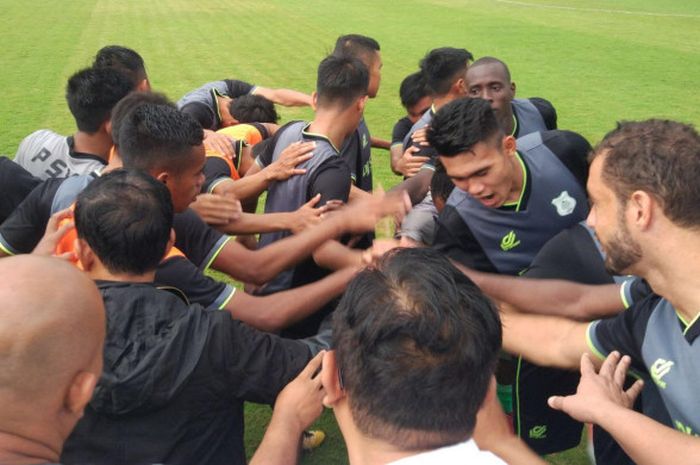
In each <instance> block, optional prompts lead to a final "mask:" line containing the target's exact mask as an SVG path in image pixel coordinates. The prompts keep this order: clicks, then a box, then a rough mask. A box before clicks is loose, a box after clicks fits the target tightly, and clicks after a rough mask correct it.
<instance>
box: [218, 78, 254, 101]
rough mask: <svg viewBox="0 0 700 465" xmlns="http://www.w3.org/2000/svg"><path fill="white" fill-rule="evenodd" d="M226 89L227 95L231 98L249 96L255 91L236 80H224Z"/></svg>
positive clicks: (246, 84) (250, 86)
mask: <svg viewBox="0 0 700 465" xmlns="http://www.w3.org/2000/svg"><path fill="white" fill-rule="evenodd" d="M224 82H225V83H226V88H227V94H228V96H229V97H231V98H236V97H240V96H241V95H246V94H250V93H251V92H253V91H254V90H255V86H254V85H252V84H248V83H247V82H244V81H239V80H238V79H224Z"/></svg>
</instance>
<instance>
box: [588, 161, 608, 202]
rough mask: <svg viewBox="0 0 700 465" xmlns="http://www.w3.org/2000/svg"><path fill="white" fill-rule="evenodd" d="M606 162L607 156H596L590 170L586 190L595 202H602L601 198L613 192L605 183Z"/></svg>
mask: <svg viewBox="0 0 700 465" xmlns="http://www.w3.org/2000/svg"><path fill="white" fill-rule="evenodd" d="M604 162H605V154H604V153H599V154H596V156H595V157H594V158H593V161H592V162H591V165H590V166H589V168H588V181H587V183H586V189H587V190H588V196H589V197H590V199H591V200H593V201H596V200H600V199H601V197H605V196H606V194H607V193H611V192H612V190H611V189H609V188H608V187H607V186H606V185H605V183H604V181H603V164H604Z"/></svg>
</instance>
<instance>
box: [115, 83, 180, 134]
mask: <svg viewBox="0 0 700 465" xmlns="http://www.w3.org/2000/svg"><path fill="white" fill-rule="evenodd" d="M144 103H154V104H156V105H170V106H171V107H173V108H176V107H175V104H174V103H172V102H171V101H170V99H168V97H166V96H165V94H160V93H157V92H131V93H130V94H129V95H127V96H126V97H124V98H123V99H121V100H120V101H119V103H117V104H116V105H115V106H114V108H113V109H112V143H113V144H114V145H116V146H119V128H120V126H121V123H122V120H123V119H124V117H125V116H126V115H128V114H129V112H130V111H131V110H133V109H134V108H136V107H138V106H139V105H142V104H144Z"/></svg>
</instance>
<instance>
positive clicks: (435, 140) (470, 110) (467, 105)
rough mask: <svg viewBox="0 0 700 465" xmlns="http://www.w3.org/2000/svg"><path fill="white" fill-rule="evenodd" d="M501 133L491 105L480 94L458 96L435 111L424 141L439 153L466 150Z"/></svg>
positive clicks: (449, 153) (457, 152)
mask: <svg viewBox="0 0 700 465" xmlns="http://www.w3.org/2000/svg"><path fill="white" fill-rule="evenodd" d="M497 134H501V135H502V134H503V129H501V126H500V125H499V124H498V120H497V119H496V115H495V113H494V112H493V110H492V109H491V105H490V104H489V102H487V101H486V100H484V99H480V98H469V97H465V98H460V99H457V100H453V101H452V102H450V103H448V104H447V105H445V106H443V107H442V108H440V110H438V112H437V113H435V116H434V117H433V120H432V121H431V123H430V128H428V142H429V143H430V145H431V146H432V147H433V148H434V149H435V150H436V151H437V153H438V154H439V155H441V156H443V157H451V156H454V155H457V154H459V153H462V152H466V151H468V150H470V149H471V148H472V147H473V146H474V145H475V144H477V143H479V142H486V141H489V140H490V139H491V138H493V137H494V136H495V135H497Z"/></svg>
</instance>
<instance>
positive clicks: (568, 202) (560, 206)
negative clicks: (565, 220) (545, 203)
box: [552, 191, 576, 216]
mask: <svg viewBox="0 0 700 465" xmlns="http://www.w3.org/2000/svg"><path fill="white" fill-rule="evenodd" d="M552 205H554V206H555V207H556V208H557V213H558V214H559V216H567V215H571V214H572V213H573V212H574V209H575V208H576V199H575V198H573V197H571V196H570V195H569V193H568V192H566V191H562V193H561V194H559V196H558V197H555V198H553V199H552Z"/></svg>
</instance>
